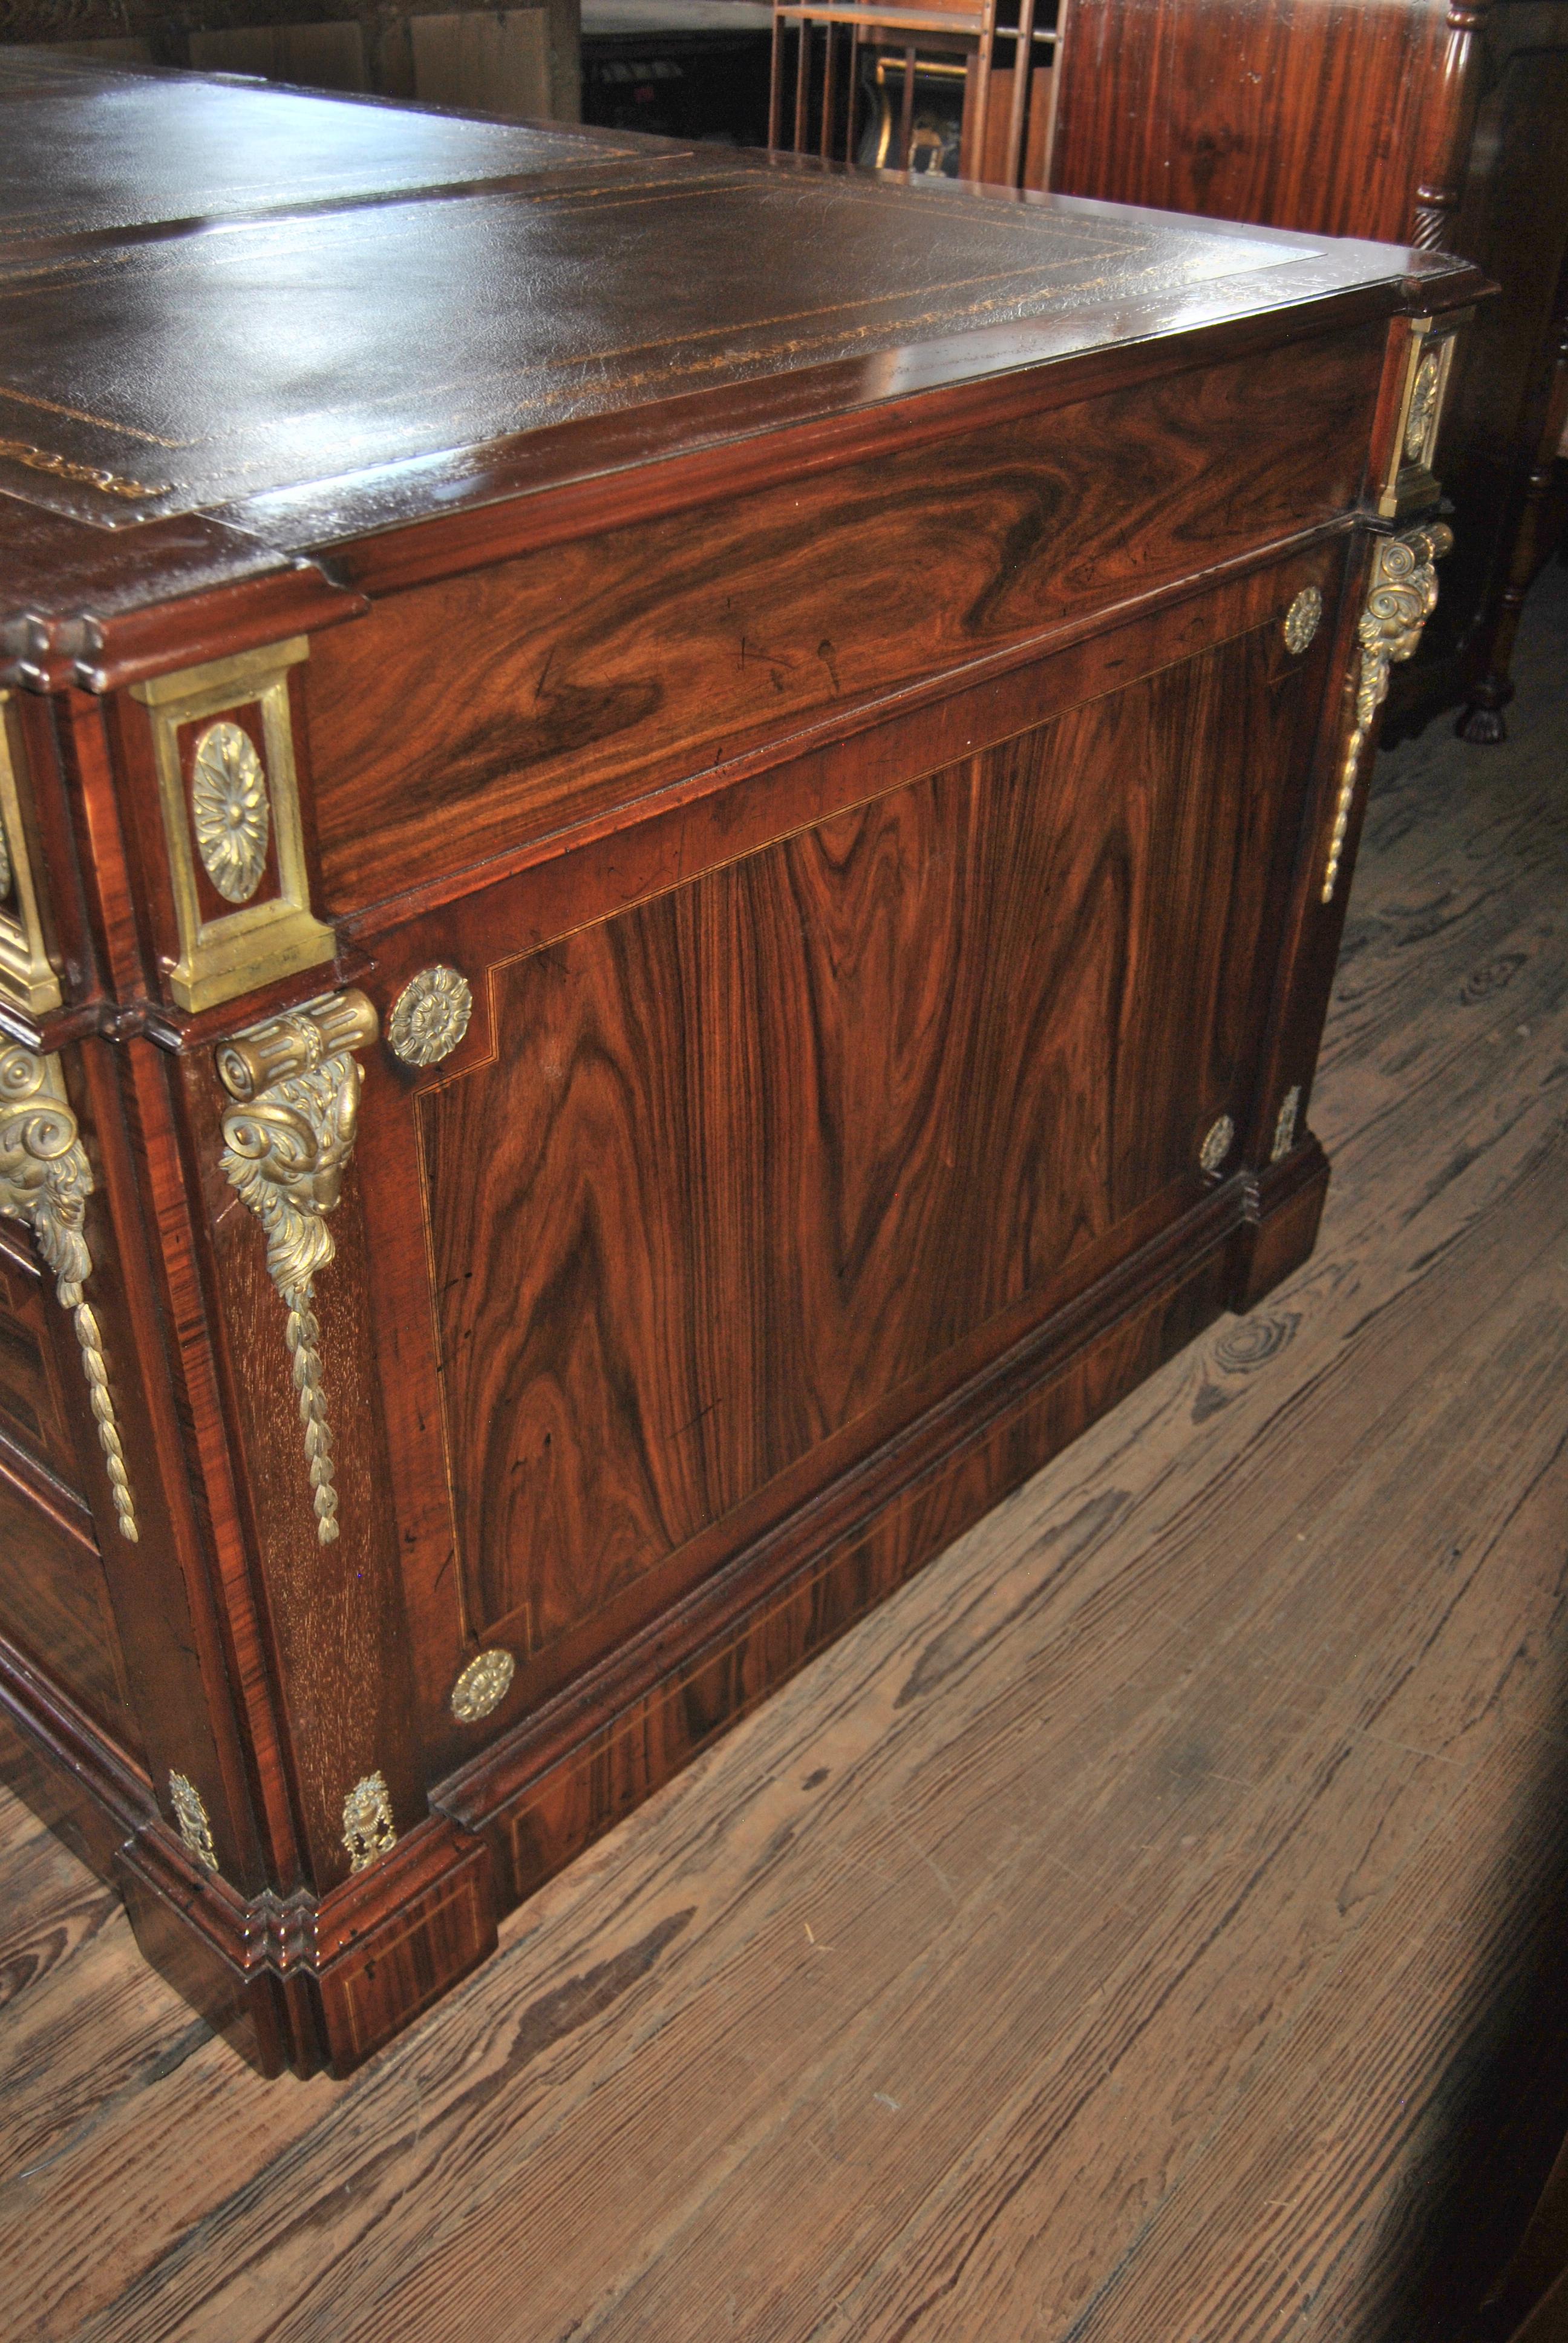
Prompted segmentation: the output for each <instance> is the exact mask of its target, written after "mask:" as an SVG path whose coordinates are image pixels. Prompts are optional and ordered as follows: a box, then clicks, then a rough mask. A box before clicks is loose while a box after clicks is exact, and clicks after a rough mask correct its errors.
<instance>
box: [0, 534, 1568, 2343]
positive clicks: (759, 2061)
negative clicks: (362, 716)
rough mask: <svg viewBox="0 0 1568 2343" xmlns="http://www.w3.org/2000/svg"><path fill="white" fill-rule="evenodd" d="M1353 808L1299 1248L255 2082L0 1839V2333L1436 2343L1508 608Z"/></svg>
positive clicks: (1545, 1459) (1452, 2228) (1536, 801)
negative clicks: (337, 2038)
mask: <svg viewBox="0 0 1568 2343" xmlns="http://www.w3.org/2000/svg"><path fill="white" fill-rule="evenodd" d="M1519 671H1520V677H1521V687H1522V688H1521V693H1520V701H1519V707H1518V709H1517V712H1516V715H1515V717H1514V718H1513V719H1512V720H1513V741H1512V744H1511V745H1510V746H1509V747H1508V748H1506V749H1502V750H1483V749H1467V748H1464V747H1462V746H1461V745H1460V744H1459V743H1457V742H1456V741H1454V740H1453V739H1452V738H1451V736H1450V734H1449V731H1448V728H1447V725H1446V723H1440V724H1438V725H1434V726H1433V727H1432V729H1431V730H1430V731H1429V733H1428V734H1427V735H1426V737H1425V738H1424V739H1422V740H1420V741H1417V742H1415V743H1413V744H1411V745H1409V746H1406V747H1405V748H1402V749H1400V750H1399V751H1397V752H1396V753H1395V754H1394V755H1393V756H1392V757H1390V758H1387V759H1383V760H1382V762H1381V764H1380V766H1379V769H1378V772H1377V779H1376V789H1375V796H1374V806H1373V813H1372V820H1371V825H1370V833H1369V839H1368V842H1367V846H1366V849H1365V850H1364V852H1363V856H1362V867H1361V871H1360V874H1359V877H1358V879H1357V882H1356V889H1355V895H1354V900H1353V903H1352V915H1351V924H1350V930H1349V935H1348V939H1347V943H1346V949H1345V956H1344V961H1343V965H1342V970H1341V975H1340V980H1339V986H1338V991H1337V995H1336V1004H1335V1009H1334V1014H1333V1021H1332V1028H1331V1032H1330V1038H1329V1042H1328V1048H1327V1054H1326V1059H1325V1063H1324V1071H1323V1073H1322V1081H1321V1084H1320V1088H1319V1092H1318V1096H1317V1099H1316V1101H1315V1103H1314V1108H1313V1121H1314V1123H1315V1125H1316V1128H1317V1129H1318V1131H1320V1132H1321V1134H1322V1138H1323V1140H1324V1141H1325V1142H1326V1143H1327V1145H1328V1148H1329V1151H1330V1153H1331V1155H1332V1158H1333V1161H1334V1164H1335V1181H1334V1185H1333V1188H1332V1192H1331V1195H1330V1201H1329V1209H1328V1214H1327V1217H1326V1220H1325V1222H1324V1226H1323V1232H1322V1244H1321V1248H1320V1251H1319V1252H1318V1254H1317V1256H1316V1258H1315V1259H1314V1261H1313V1262H1312V1263H1311V1264H1310V1265H1309V1266H1308V1268H1307V1270H1306V1271H1305V1272H1303V1273H1302V1275H1301V1276H1299V1277H1298V1278H1296V1279H1295V1280H1294V1281H1293V1282H1292V1284H1291V1285H1289V1286H1288V1287H1287V1288H1285V1289H1283V1290H1282V1292H1279V1293H1278V1294H1277V1295H1275V1296H1274V1297H1273V1298H1272V1299H1271V1301H1270V1302H1268V1303H1267V1304H1266V1305H1265V1307H1264V1308H1263V1309H1262V1310H1261V1311H1260V1312H1258V1313H1257V1314H1256V1315H1255V1316H1253V1317H1251V1318H1249V1319H1245V1320H1235V1319H1231V1320H1228V1321H1226V1322H1223V1323H1222V1324H1221V1325H1220V1326H1219V1327H1217V1328H1216V1329H1215V1330H1214V1331H1213V1332H1211V1334H1210V1335H1209V1336H1208V1337H1206V1338H1205V1339H1204V1340H1203V1341H1202V1342H1201V1343H1199V1344H1198V1345H1197V1346H1196V1347H1195V1348H1194V1349H1193V1350H1191V1352H1189V1353H1187V1354H1186V1355H1184V1356H1183V1357H1181V1358H1180V1359H1178V1360H1177V1361H1175V1362H1174V1363H1172V1364H1171V1366H1170V1367H1169V1368H1168V1369H1166V1370H1165V1371H1164V1372H1163V1373H1161V1374H1160V1375H1158V1376H1157V1377H1156V1378H1155V1379H1154V1380H1153V1381H1152V1382H1151V1383H1148V1384H1147V1385H1145V1386H1144V1388H1143V1389H1142V1390H1141V1391H1140V1392H1139V1393H1137V1394H1136V1395H1135V1396H1134V1397H1133V1398H1132V1399H1131V1401H1129V1402H1128V1403H1127V1404H1126V1405H1125V1406H1123V1407H1122V1408H1121V1409H1120V1410H1119V1411H1118V1412H1117V1413H1115V1414H1114V1415H1113V1416H1111V1417H1110V1418H1109V1419H1108V1420H1107V1421H1106V1422H1105V1423H1103V1424H1102V1425H1101V1426H1100V1427H1099V1428H1098V1429H1097V1430H1096V1431H1095V1432H1094V1433H1091V1435H1090V1436H1089V1437H1088V1438H1087V1439H1086V1440H1084V1441H1083V1442H1081V1443H1080V1444H1079V1446H1078V1447H1076V1448H1075V1449H1074V1450H1073V1451H1072V1452H1071V1453H1070V1454H1068V1455H1067V1456H1065V1457H1063V1458H1062V1459H1061V1460H1060V1462H1059V1463H1057V1464H1056V1465H1054V1466H1053V1467H1051V1468H1050V1470H1049V1471H1047V1472H1045V1473H1041V1474H1040V1476H1039V1478H1038V1479H1037V1480H1035V1481H1034V1482H1032V1483H1030V1485H1029V1486H1028V1487H1027V1488H1025V1489H1024V1490H1022V1491H1021V1492H1020V1493H1019V1495H1018V1496H1016V1497H1015V1498H1014V1499H1012V1500H1011V1501H1010V1503H1007V1504H1005V1505H1003V1506H1002V1507H1001V1508H1000V1510H999V1511H998V1512H997V1513H994V1514H993V1515H992V1516H991V1517H990V1519H989V1520H988V1521H987V1522H985V1523H983V1524H982V1525H981V1526H980V1528H979V1529H978V1530H976V1531H975V1532H974V1533H973V1534H972V1535H970V1536H969V1537H967V1538H965V1539H964V1540H963V1541H962V1542H961V1543H960V1544H958V1545H957V1546H955V1547H954V1548H953V1549H952V1551H951V1552H950V1553H949V1554H947V1555H945V1556H944V1557H943V1558H942V1559H941V1560H940V1562H939V1563H937V1564H934V1565H933V1566H932V1567H931V1568H930V1570H929V1571H928V1572H927V1573H926V1574H925V1575H924V1576H923V1577H922V1578H920V1580H919V1581H918V1582H917V1583H916V1584H914V1585H913V1586H912V1587H910V1589H909V1590H908V1591H907V1592H906V1593H905V1594H903V1595H902V1596H901V1597H900V1599H899V1600H898V1601H896V1602H894V1603H893V1604H891V1605H890V1607H889V1608H887V1609H886V1610H885V1611H883V1612H882V1613H880V1614H879V1615H878V1616H877V1617H876V1618H874V1619H873V1620H871V1621H870V1622H869V1624H867V1625H866V1626H864V1627H863V1628H861V1629H860V1630H859V1631H858V1632H857V1633H856V1634H853V1635H851V1636H850V1637H849V1639H848V1640H847V1641H846V1642H844V1643H842V1644H839V1646H838V1647H837V1648H836V1649H835V1650H834V1651H833V1652H832V1653H831V1654H829V1655H828V1657H827V1658H826V1659H824V1660H822V1661H821V1662H819V1664H817V1665H816V1666H814V1667H813V1668H812V1669H811V1670H810V1671H809V1673H808V1674H805V1675H804V1676H802V1677H801V1678H799V1680H798V1681H797V1682H796V1684H793V1685H792V1686H791V1687H790V1688H789V1690H787V1691H786V1692H785V1693H784V1694H782V1695H781V1696H780V1697H779V1698H778V1699H776V1700H775V1701H774V1702H773V1703H772V1704H771V1705H770V1706H769V1708H768V1709H767V1710H766V1711H765V1713H763V1714H762V1715H759V1716H758V1717H757V1718H755V1719H754V1720H753V1721H752V1722H751V1723H750V1724H749V1725H747V1726H745V1727H744V1728H743V1729H742V1730H741V1731H739V1732H738V1733H737V1734H735V1735H733V1737H732V1738H731V1739H730V1740H729V1742H728V1743H726V1744H725V1745H723V1746H722V1747H720V1748H719V1749H718V1750H716V1751H714V1752H713V1753H712V1754H711V1755H709V1757H707V1758H706V1759H704V1760H703V1761H702V1762H701V1763H699V1765H697V1766H696V1767H695V1769H694V1770H693V1771H692V1772H691V1773H689V1775H687V1776H686V1777H685V1778H684V1780H683V1781H681V1782H679V1783H678V1784H677V1785H675V1787H674V1788H673V1789H672V1790H671V1791H669V1792H668V1793H666V1794H665V1795H662V1796H660V1797H659V1798H658V1799H656V1800H655V1801H654V1802H653V1804H652V1805H649V1806H648V1807H647V1808H646V1809H645V1810H644V1811H643V1812H641V1813H640V1814H638V1815H636V1816H635V1817H634V1818H633V1819H632V1820H631V1821H630V1822H629V1823H628V1824H627V1825H625V1826H624V1827H623V1828H622V1829H620V1830H619V1831H618V1833H617V1834H616V1835H615V1836H614V1837H613V1838H611V1839H610V1840H608V1841H607V1842H606V1843H605V1844H604V1845H602V1846H601V1847H600V1848H599V1849H598V1850H597V1851H596V1853H595V1854H594V1855H592V1856H591V1857H590V1858H589V1859H588V1861H586V1862H584V1863H583V1864H581V1865H578V1868H577V1869H576V1870H575V1871H574V1872H573V1873H571V1874H570V1875H568V1877H566V1878H563V1879H561V1880H559V1881H558V1882H556V1883H555V1885H553V1886H552V1887H551V1888H550V1889H548V1891H547V1892H546V1893H545V1894H544V1895H543V1896H540V1897H539V1898H538V1900H537V1901H536V1902H535V1903H534V1904H533V1905H532V1906H529V1907H528V1909H527V1910H526V1911H524V1912H522V1913H520V1914H518V1915H517V1916H515V1917H514V1919H513V1920H512V1921H511V1922H510V1923H509V1924H508V1926H507V1927H506V1928H505V1930H504V1931H503V1939H502V1951H501V1953H500V1955H499V1956H498V1958H497V1959H496V1960H494V1961H493V1962H491V1963H490V1965H489V1966H487V1968H485V1969H484V1970H482V1971H481V1972H480V1973H479V1974H478V1975H477V1976H476V1977H475V1978H474V1979H473V1980H472V1981H471V1982H470V1983H469V1985H468V1986H467V1987H466V1988H465V1989H464V1990H462V1991H460V1992H458V1993H457V1994H455V1995H454V1996H452V1997H451V1998H450V1999H449V2000H448V2001H447V2003H446V2004H445V2005H444V2006H443V2007H442V2008H441V2009H439V2010H438V2011H437V2013H436V2014H435V2015H434V2016H432V2017H430V2018H428V2019H427V2021H426V2022H425V2023H424V2024H423V2026H420V2027H419V2028H418V2029H417V2031H416V2032H415V2034H414V2035H413V2036H412V2037H410V2038H407V2039H406V2040H405V2041H404V2042H403V2043H401V2044H399V2045H397V2046H394V2047H393V2048H392V2049H391V2050H390V2051H388V2052H387V2053H386V2054H384V2055H383V2056H381V2057H380V2058H379V2059H377V2061H376V2062H375V2063H374V2064H373V2065H372V2066H369V2067H368V2068H367V2070H366V2071H365V2072H364V2073H363V2074H361V2075H360V2076H359V2077H357V2078H356V2080H355V2081H354V2082H352V2083H351V2084H348V2085H346V2086H340V2085H336V2084H332V2083H329V2082H326V2081H322V2080H317V2081H316V2082H313V2083H310V2084H307V2085H301V2084H297V2083H294V2082H292V2081H287V2080H286V2081H283V2082H280V2083H276V2084H271V2085H266V2084H262V2083H259V2082H257V2081H256V2080H255V2079H254V2078H253V2077H251V2076H250V2075H249V2074H247V2073H246V2071H245V2070H244V2069H242V2068H241V2067H240V2066H237V2065H236V2062H235V2061H234V2059H233V2058H232V2056H231V2055H230V2054H229V2053H228V2051H227V2050H226V2049H225V2048H224V2047H223V2046H221V2045H220V2044H218V2043H216V2042H215V2041H213V2040H212V2039H210V2038H209V2037H208V2036H207V2035H206V2032H205V2029H204V2028H203V2027H202V2026H200V2025H199V2024H196V2023H195V2022H193V2021H192V2019H191V2018H190V2016H188V2014H187V2013H186V2011H185V2010H184V2008H183V2007H182V2006H181V2005H180V2004H179V2003H177V2002H176V2000H175V1999H174V1997H173V1996H172V1995H171V1994H170V1993H169V1992H168V1991H167V1990H166V1988H165V1987H164V1986H162V1985H161V1984H160V1983H159V1982H158V1981H157V1980H156V1978H155V1977H153V1976H151V1975H150V1974H149V1973H148V1972H147V1971H146V1970H145V1969H144V1968H143V1967H142V1966H141V1964H140V1962H139V1960H138V1958H137V1956H136V1952H135V1950H134V1949H133V1946H132V1943H131V1938H130V1934H129V1931H128V1929H127V1926H126V1922H125V1920H124V1918H123V1917H122V1916H120V1914H119V1912H118V1910H117V1908H116V1906H115V1904H114V1902H113V1900H112V1898H111V1897H110V1896H108V1895H107V1894H106V1891H105V1890H103V1889H102V1888H100V1887H99V1886H98V1885H95V1882H94V1881H93V1880H91V1879H90V1878H89V1877H88V1876H87V1875H86V1874H85V1872H83V1871H82V1870H80V1869H79V1868H78V1867H77V1866H76V1865H75V1863H74V1862H73V1860H72V1859H71V1858H70V1857H69V1856H68V1855H65V1854H64V1853H63V1852H61V1851H60V1850H59V1849H58V1848H57V1847H56V1845H55V1843H54V1842H53V1841H52V1840H51V1839H49V1838H48V1837H47V1836H46V1835H43V1834H42V1833H41V1832H40V1831H39V1829H38V1827H37V1825H35V1823H33V1822H32V1820H31V1819H30V1817H29V1816H28V1815H26V1813H25V1811H24V1810H23V1809H22V1808H20V1807H18V1806H15V1805H5V1806H4V1807H0V1883H3V1897H0V2002H4V2005H5V2006H4V2008H3V2009H0V2130H3V2135H4V2136H3V2140H0V2269H3V2270H4V2271H5V2278H4V2281H0V2331H3V2332H4V2333H5V2335H6V2336H7V2337H10V2336H15V2337H26V2338H29V2339H30V2338H64V2337H81V2338H94V2343H99V2338H103V2343H108V2338H125V2343H131V2338H135V2343H157V2338H169V2337H179V2338H201V2343H209V2338H210V2343H253V2338H263V2337H265V2338H268V2343H306V2339H307V2338H309V2339H310V2343H368V2338H377V2343H452V2338H456V2339H457V2343H467V2338H475V2343H480V2339H481V2338H482V2343H557V2338H573V2339H574V2343H586V2338H592V2343H632V2338H637V2343H710V2339H711V2343H718V2338H743V2343H764V2338H766V2343H849V2339H850V2338H857V2343H859V2338H863V2339H864V2343H895V2338H896V2339H897V2343H960V2338H964V2343H967V2338H975V2343H980V2339H981V2338H983V2343H1021V2338H1042V2343H1058V2338H1060V2339H1061V2343H1066V2338H1072V2343H1262V2338H1286V2337H1289V2338H1300V2343H1385V2339H1386V2343H1407V2338H1408V2343H1417V2338H1419V2343H1442V2338H1444V2337H1446V2336H1448V2335H1449V2334H1450V2333H1452V2331H1453V2329H1454V2327H1455V2324H1456V2322H1457V2320H1458V2318H1459V2316H1460V2314H1461V2312H1462V2310H1463V2309H1464V2308H1465V2305H1466V2302H1467V2301H1468V2300H1471V2299H1473V2298H1474V2296H1475V2293H1476V2291H1477V2289H1478V2287H1479V2284H1480V2281H1481V2279H1482V2278H1484V2277H1485V2276H1487V2275H1489V2274H1490V2271H1491V2269H1492V2268H1493V2267H1494V2266H1495V2264H1496V2262H1497V2260H1498V2259H1499V2258H1501V2255H1502V2253H1503V2247H1504V2246H1505V2244H1506V2242H1507V2239H1508V2232H1509V2229H1510V2226H1511V2225H1513V2226H1515V2227H1516V2226H1517V2225H1518V2223H1519V2221H1520V2220H1522V2218H1523V2209H1524V2202H1523V2200H1524V2199H1525V2198H1526V2197H1528V2196H1529V2194H1530V2193H1531V2190H1532V2187H1533V2183H1534V2181H1535V2180H1537V2179H1538V2178H1539V2177H1540V2173H1541V2171H1543V2169H1544V2166H1545V2163H1546V2162H1547V2161H1548V2160H1549V2158H1550V2153H1551V2148H1552V2147H1553V2145H1554V2141H1553V2138H1552V2132H1553V2125H1554V2124H1555V2126H1556V2127H1557V2129H1558V2130H1559V2131H1560V2130H1561V2127H1562V2124H1563V2119H1564V2114H1565V2109H1564V2107H1563V2104H1562V2101H1563V2096H1564V2094H1563V2085H1564V2081H1565V2079H1568V1985H1565V1983H1564V1976H1563V1972H1565V1971H1568V1960H1565V1959H1564V1957H1563V1955H1564V1951H1565V1948H1568V1703H1565V1700H1564V1687H1563V1677H1564V1672H1565V1669H1568V1611H1565V1607H1564V1584H1565V1580H1568V572H1564V571H1553V572H1551V573H1549V574H1548V576H1547V577H1546V578H1544V579H1543V583H1542V586H1541V588H1538V589H1537V594H1536V597H1535V598H1534V599H1533V604H1532V608H1531V611H1530V613H1529V621H1528V627H1527V633H1526V639H1525V641H1524V645H1523V656H1522V658H1521V659H1520V662H1519Z"/></svg>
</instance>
